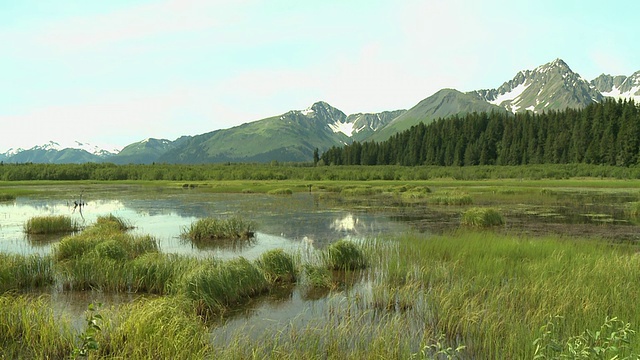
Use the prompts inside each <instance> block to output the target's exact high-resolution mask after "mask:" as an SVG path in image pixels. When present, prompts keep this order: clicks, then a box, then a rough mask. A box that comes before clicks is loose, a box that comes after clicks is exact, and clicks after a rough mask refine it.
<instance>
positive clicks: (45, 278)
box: [0, 253, 55, 294]
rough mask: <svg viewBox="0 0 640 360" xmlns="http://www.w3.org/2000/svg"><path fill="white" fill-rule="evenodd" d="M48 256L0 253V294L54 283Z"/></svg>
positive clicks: (51, 264) (50, 260) (50, 261)
mask: <svg viewBox="0 0 640 360" xmlns="http://www.w3.org/2000/svg"><path fill="white" fill-rule="evenodd" d="M54 277H55V274H54V271H53V262H52V259H51V257H49V256H41V255H28V256H24V255H17V254H3V253H0V294H2V293H4V292H6V291H11V290H15V291H21V290H26V289H36V288H42V287H46V286H49V285H51V284H53V283H54Z"/></svg>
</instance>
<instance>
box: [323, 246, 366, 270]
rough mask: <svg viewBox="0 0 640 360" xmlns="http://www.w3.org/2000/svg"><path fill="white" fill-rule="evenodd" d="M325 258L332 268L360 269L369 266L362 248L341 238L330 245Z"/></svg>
mask: <svg viewBox="0 0 640 360" xmlns="http://www.w3.org/2000/svg"><path fill="white" fill-rule="evenodd" d="M324 260H325V263H326V265H327V267H328V268H329V269H332V270H358V269H364V268H366V267H367V259H366V257H365V254H364V252H363V251H362V249H361V248H360V247H359V246H358V245H356V244H355V243H353V242H351V241H348V240H340V241H337V242H335V243H333V244H331V245H329V247H328V248H327V249H326V253H325V258H324Z"/></svg>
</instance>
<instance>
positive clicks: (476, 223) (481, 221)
mask: <svg viewBox="0 0 640 360" xmlns="http://www.w3.org/2000/svg"><path fill="white" fill-rule="evenodd" d="M460 223H461V224H462V225H465V226H472V227H479V228H487V227H491V226H500V225H504V218H503V217H502V214H500V212H499V211H498V210H496V209H492V208H479V207H473V208H470V209H468V210H466V211H465V212H464V213H463V214H462V220H461V221H460Z"/></svg>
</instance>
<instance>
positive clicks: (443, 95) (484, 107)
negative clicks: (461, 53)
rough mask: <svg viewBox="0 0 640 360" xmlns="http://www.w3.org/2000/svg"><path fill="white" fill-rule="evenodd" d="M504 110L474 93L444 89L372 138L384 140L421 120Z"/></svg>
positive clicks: (394, 120) (421, 102) (403, 114)
mask: <svg viewBox="0 0 640 360" xmlns="http://www.w3.org/2000/svg"><path fill="white" fill-rule="evenodd" d="M483 111H484V112H491V111H504V110H503V109H502V108H500V107H499V106H497V105H493V104H490V103H488V102H486V101H484V100H482V99H479V98H478V97H476V96H474V95H473V94H465V93H462V92H460V91H458V90H454V89H443V90H440V91H438V92H436V93H435V94H433V95H431V96H429V97H428V98H426V99H424V100H422V101H420V102H419V103H418V104H417V105H415V106H414V107H412V108H411V109H409V110H407V111H406V112H404V113H402V114H401V115H400V116H398V117H397V118H395V119H393V121H391V122H390V123H389V125H387V126H386V127H384V128H383V129H382V130H380V131H378V132H377V133H375V134H373V136H371V140H375V141H382V140H386V139H388V138H389V137H390V136H392V135H393V134H395V133H397V132H400V131H404V130H407V129H409V128H410V127H411V126H413V125H417V124H418V123H420V122H424V123H429V122H431V121H433V120H436V119H438V118H445V117H449V116H452V115H462V114H468V113H471V112H483Z"/></svg>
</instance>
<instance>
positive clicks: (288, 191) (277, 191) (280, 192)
mask: <svg viewBox="0 0 640 360" xmlns="http://www.w3.org/2000/svg"><path fill="white" fill-rule="evenodd" d="M267 194H269V195H291V194H293V190H291V189H289V188H285V189H280V188H279V189H272V190H269V191H267Z"/></svg>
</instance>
